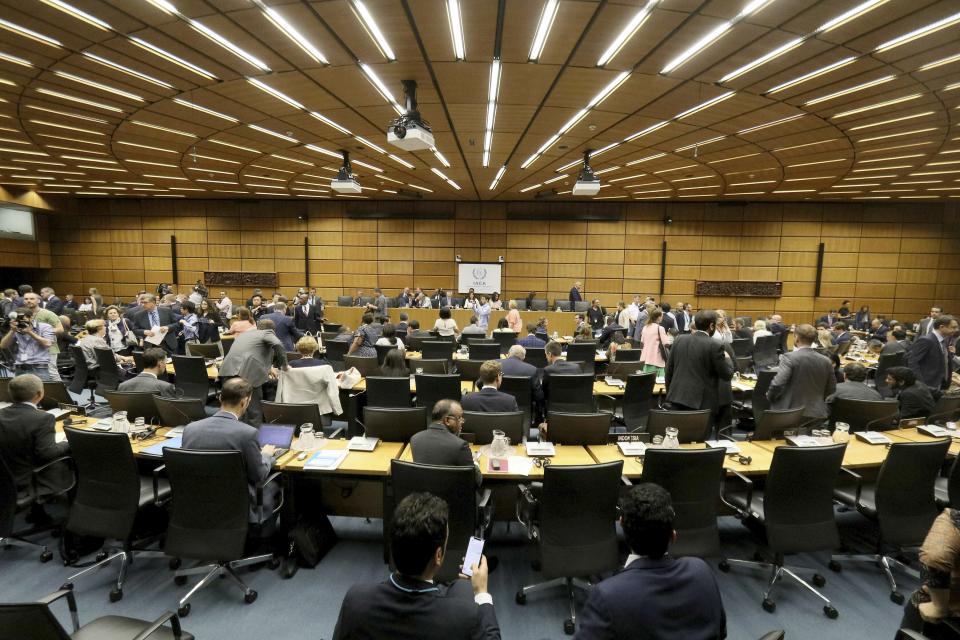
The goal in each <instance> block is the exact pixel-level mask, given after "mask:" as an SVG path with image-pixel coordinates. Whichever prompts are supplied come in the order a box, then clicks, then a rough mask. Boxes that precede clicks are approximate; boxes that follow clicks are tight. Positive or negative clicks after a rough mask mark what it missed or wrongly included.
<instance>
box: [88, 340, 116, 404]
mask: <svg viewBox="0 0 960 640" xmlns="http://www.w3.org/2000/svg"><path fill="white" fill-rule="evenodd" d="M94 352H95V353H96V354H97V393H98V394H100V395H101V396H102V395H103V392H104V391H115V390H116V388H117V387H119V386H120V382H121V381H122V380H123V373H122V372H121V371H120V366H119V365H118V364H117V358H116V356H115V355H114V353H113V350H112V349H100V348H99V347H98V348H95V349H94Z"/></svg>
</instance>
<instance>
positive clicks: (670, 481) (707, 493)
mask: <svg viewBox="0 0 960 640" xmlns="http://www.w3.org/2000/svg"><path fill="white" fill-rule="evenodd" d="M725 453H726V452H725V450H724V449H720V448H715V449H654V448H650V449H647V452H646V455H645V456H644V458H643V475H642V476H641V477H640V482H653V483H654V484H658V485H660V486H661V487H663V488H664V489H666V490H667V491H668V492H669V493H670V498H671V499H672V501H673V511H674V514H675V517H674V520H673V528H674V530H676V532H677V539H676V541H675V542H674V543H673V544H672V545H670V554H671V555H674V556H697V557H699V558H715V557H717V556H719V555H720V532H719V529H718V527H717V515H718V513H717V507H718V501H717V498H718V497H719V496H720V493H721V490H722V488H723V481H724V471H723V460H724V456H725Z"/></svg>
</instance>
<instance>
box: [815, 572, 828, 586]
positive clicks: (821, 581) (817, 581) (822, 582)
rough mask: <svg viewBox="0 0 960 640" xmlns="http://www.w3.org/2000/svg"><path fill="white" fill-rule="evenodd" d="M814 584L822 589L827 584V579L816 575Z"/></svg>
mask: <svg viewBox="0 0 960 640" xmlns="http://www.w3.org/2000/svg"><path fill="white" fill-rule="evenodd" d="M813 584H814V585H815V586H818V587H822V586H823V585H825V584H827V579H826V578H824V577H823V576H822V575H820V574H819V573H815V574H813Z"/></svg>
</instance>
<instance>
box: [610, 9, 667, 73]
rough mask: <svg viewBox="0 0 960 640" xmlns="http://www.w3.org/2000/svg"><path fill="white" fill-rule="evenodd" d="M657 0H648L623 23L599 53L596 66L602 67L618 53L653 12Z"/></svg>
mask: <svg viewBox="0 0 960 640" xmlns="http://www.w3.org/2000/svg"><path fill="white" fill-rule="evenodd" d="M658 3H659V0H648V2H647V4H646V5H644V6H643V7H641V8H640V9H639V10H638V11H637V12H636V13H635V14H634V15H633V17H632V18H630V21H629V22H627V24H626V25H624V27H623V29H622V30H621V31H620V33H618V34H617V36H616V37H615V38H614V39H613V41H611V42H610V44H609V46H607V48H606V49H605V50H604V52H603V53H602V54H601V55H600V58H599V59H598V60H597V66H598V67H602V66H604V65H606V64H607V63H608V62H610V61H611V60H613V58H614V57H615V56H616V55H617V54H618V53H620V50H621V49H623V46H624V45H625V44H627V43H628V42H629V41H630V39H631V38H632V37H633V36H634V35H635V34H636V33H637V31H639V30H640V27H642V26H643V23H645V22H646V21H647V18H649V17H650V14H651V13H652V12H653V9H654V7H656V6H657V4H658Z"/></svg>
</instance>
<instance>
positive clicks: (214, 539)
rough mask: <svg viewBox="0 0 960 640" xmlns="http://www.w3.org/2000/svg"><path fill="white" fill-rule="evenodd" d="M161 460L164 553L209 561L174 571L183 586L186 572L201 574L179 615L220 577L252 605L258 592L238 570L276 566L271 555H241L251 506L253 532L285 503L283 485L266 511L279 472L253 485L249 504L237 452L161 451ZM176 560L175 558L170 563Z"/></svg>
mask: <svg viewBox="0 0 960 640" xmlns="http://www.w3.org/2000/svg"><path fill="white" fill-rule="evenodd" d="M163 462H164V466H165V470H166V474H167V476H168V477H169V478H170V486H171V488H172V490H173V504H172V507H171V509H170V526H169V527H168V528H167V540H166V544H165V545H164V551H166V553H167V554H168V555H170V556H172V557H174V558H176V559H177V560H180V559H190V560H200V561H202V562H210V563H211V564H208V565H201V566H195V567H191V568H189V569H180V568H178V569H177V572H176V574H175V575H174V582H175V583H176V584H178V585H183V584H186V582H187V576H190V575H202V576H203V578H202V579H201V580H200V582H198V583H197V584H195V585H194V586H193V588H192V589H190V591H188V592H187V594H186V595H185V596H183V597H182V598H180V602H179V605H178V608H177V613H178V614H179V615H180V617H181V618H182V617H185V616H187V615H188V614H189V613H190V602H189V600H190V598H191V597H192V596H193V595H194V594H195V593H196V592H197V591H199V590H200V589H202V588H203V587H205V586H207V585H208V584H210V583H211V582H212V581H213V579H214V578H215V577H218V576H219V577H221V578H230V581H231V582H232V583H233V584H234V585H235V586H237V587H239V588H240V590H241V591H243V601H244V602H245V603H247V604H251V603H252V602H254V601H255V600H256V599H257V592H256V591H254V590H253V589H251V588H250V587H248V586H247V585H246V584H244V582H243V580H241V579H240V576H238V575H237V573H236V570H237V569H239V568H240V567H246V566H250V565H256V564H263V563H265V562H269V563H271V567H272V568H276V567H277V566H279V562H278V561H276V559H275V558H274V556H273V554H270V553H266V554H261V555H256V556H249V557H244V555H243V554H244V548H245V547H246V544H247V536H248V534H250V532H251V531H250V530H251V524H250V516H251V506H252V507H253V509H252V511H253V513H254V517H255V522H254V525H253V530H254V533H259V532H262V531H263V530H265V529H267V528H268V527H270V526H271V525H272V522H273V521H274V519H275V518H276V515H277V513H279V512H280V509H281V508H282V507H283V491H282V488H281V490H279V491H278V493H277V494H276V504H275V505H266V507H267V511H266V512H265V510H264V506H265V500H264V496H265V494H266V491H265V488H266V487H267V485H269V484H271V483H273V482H278V479H279V477H280V472H279V471H278V472H275V473H273V474H271V475H269V476H267V478H265V479H264V480H263V481H262V482H261V483H260V484H258V485H257V486H256V499H255V501H254V503H253V505H251V502H250V487H249V484H248V480H247V469H246V465H245V464H244V460H243V454H242V453H241V452H239V451H191V450H187V449H164V450H163ZM278 484H279V482H278ZM178 564H179V563H178V562H176V561H175V562H174V566H177V565H178Z"/></svg>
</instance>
